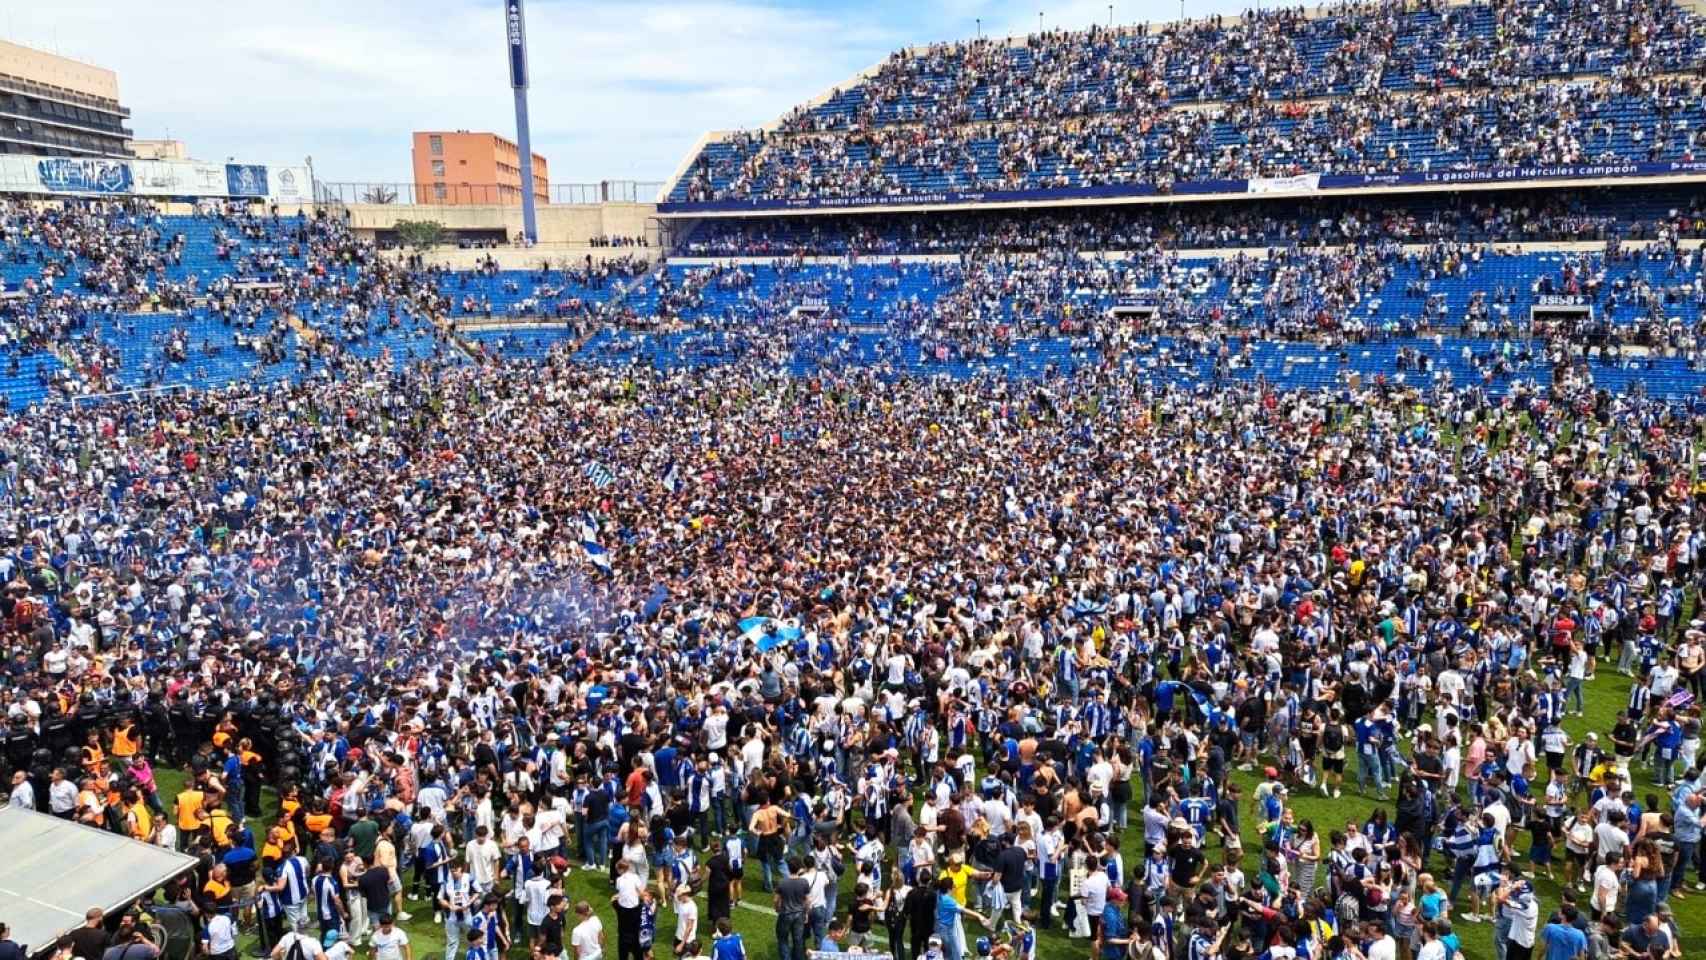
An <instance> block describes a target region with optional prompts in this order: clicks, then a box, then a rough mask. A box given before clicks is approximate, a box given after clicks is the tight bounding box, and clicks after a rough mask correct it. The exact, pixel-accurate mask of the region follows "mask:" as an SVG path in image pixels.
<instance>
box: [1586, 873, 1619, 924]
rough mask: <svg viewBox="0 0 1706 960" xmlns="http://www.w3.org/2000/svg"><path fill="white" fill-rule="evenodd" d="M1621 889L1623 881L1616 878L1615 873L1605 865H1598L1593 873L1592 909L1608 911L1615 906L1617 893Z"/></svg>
mask: <svg viewBox="0 0 1706 960" xmlns="http://www.w3.org/2000/svg"><path fill="white" fill-rule="evenodd" d="M1621 889H1623V881H1622V880H1621V879H1619V878H1618V876H1617V871H1616V870H1613V869H1611V868H1610V867H1608V866H1606V865H1605V864H1603V863H1602V864H1600V865H1599V867H1598V868H1596V869H1595V870H1594V872H1593V899H1592V901H1591V902H1592V903H1593V906H1594V909H1596V910H1600V911H1602V912H1603V911H1610V910H1613V909H1615V908H1616V906H1617V893H1618V891H1619V890H1621Z"/></svg>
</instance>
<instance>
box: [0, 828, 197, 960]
mask: <svg viewBox="0 0 1706 960" xmlns="http://www.w3.org/2000/svg"><path fill="white" fill-rule="evenodd" d="M195 865H196V859H195V858H194V857H190V856H185V855H184V854H181V853H176V852H174V851H171V850H168V849H166V848H165V847H157V846H154V845H153V844H147V843H142V842H140V841H137V840H132V839H131V838H129V837H121V836H119V835H118V834H116V833H109V832H107V831H105V830H97V829H95V828H94V827H86V826H83V825H82V824H78V823H72V822H71V821H69V820H61V819H59V818H57V817H50V816H48V815H46V814H42V813H35V812H33V811H30V810H23V809H20V808H17V807H5V808H0V921H3V922H5V923H6V924H7V925H8V926H10V927H11V928H12V939H13V940H14V941H16V942H17V943H19V944H21V945H22V946H23V947H24V949H25V950H26V951H28V952H30V953H32V954H33V953H36V952H37V951H40V950H43V949H46V948H48V947H51V946H53V944H54V942H55V941H56V940H58V939H59V938H60V936H62V935H64V934H65V933H67V932H69V931H70V930H73V929H75V928H76V927H79V926H82V924H83V915H84V914H86V913H87V912H88V911H89V908H90V907H100V908H101V909H103V910H113V909H116V908H118V907H121V906H124V905H125V904H128V903H130V902H131V901H133V900H135V899H136V898H138V897H140V896H142V895H143V894H145V893H147V892H149V891H150V890H153V889H154V888H155V887H157V886H159V885H160V884H162V883H165V882H166V881H168V880H170V879H172V878H173V877H176V876H178V875H180V874H182V873H185V872H187V871H189V870H191V869H192V868H194V867H195Z"/></svg>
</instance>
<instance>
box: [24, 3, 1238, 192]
mask: <svg viewBox="0 0 1706 960" xmlns="http://www.w3.org/2000/svg"><path fill="white" fill-rule="evenodd" d="M1246 5H1247V4H1245V3H1236V4H1234V3H1226V2H1218V0H1214V2H1209V3H1193V4H1192V5H1191V6H1190V12H1191V14H1192V15H1193V16H1201V15H1205V14H1209V13H1216V12H1218V13H1226V14H1232V13H1236V12H1237V11H1238V10H1241V9H1243V8H1244V7H1245V6H1246ZM1039 10H1041V11H1042V12H1043V15H1044V16H1043V22H1044V24H1045V25H1046V26H1047V27H1048V28H1050V29H1054V28H1059V27H1084V26H1087V25H1089V24H1090V23H1092V22H1103V23H1105V22H1106V21H1107V19H1108V15H1109V5H1108V3H1106V2H1105V0H1104V2H1096V0H1090V2H1066V3H1047V2H1044V3H1037V2H1034V0H1033V2H1028V3H1022V4H1021V3H1014V2H1003V0H924V2H918V0H911V2H902V0H871V2H866V3H857V2H834V3H831V2H807V0H793V2H751V0H670V2H658V3H652V2H629V3H616V2H612V3H588V2H582V0H527V27H528V43H529V49H530V54H531V61H532V72H533V88H532V92H531V99H530V105H531V110H532V117H533V139H534V149H535V151H536V152H539V153H541V154H543V155H544V156H545V157H546V158H547V159H548V160H549V161H550V164H551V175H552V176H551V179H552V181H553V182H556V183H567V182H588V181H595V180H599V179H606V178H608V179H647V180H662V179H665V178H667V177H668V176H669V175H670V174H671V173H672V172H673V171H674V170H675V168H676V166H677V165H678V164H679V163H680V161H681V159H682V158H683V156H684V155H685V154H686V153H687V152H688V151H689V149H690V148H691V147H692V145H693V144H694V143H695V142H696V141H697V139H698V138H699V136H700V135H701V134H703V133H704V132H705V131H707V130H716V129H733V128H738V127H750V126H756V125H758V124H762V123H765V122H768V121H770V120H773V119H775V117H777V116H778V115H780V114H781V113H783V112H784V111H786V110H787V109H788V108H789V107H790V106H793V105H794V104H797V103H800V102H802V101H804V100H806V99H809V98H810V97H812V96H814V95H816V94H818V93H820V92H822V91H824V90H826V89H828V88H829V87H832V86H834V85H835V84H838V83H841V82H842V81H844V80H846V79H848V78H849V77H851V76H852V75H853V74H855V73H857V72H858V71H859V70H862V69H864V68H865V67H867V66H870V65H871V64H873V63H876V62H877V61H879V60H881V59H882V58H883V57H884V56H886V55H887V54H888V53H889V52H890V51H892V50H894V49H896V48H898V47H902V46H908V45H912V44H919V43H928V42H931V41H938V40H950V39H960V38H963V37H968V36H971V35H973V34H974V33H975V32H976V29H977V26H976V22H977V20H978V19H981V20H982V24H983V30H984V32H985V33H986V34H1013V33H1025V32H1030V31H1034V30H1035V29H1036V25H1037V13H1038V11H1039ZM1113 12H1114V17H1115V20H1116V22H1118V23H1134V22H1139V21H1144V20H1150V21H1161V20H1169V19H1176V18H1177V17H1178V14H1179V6H1178V5H1177V3H1172V2H1166V0H1160V2H1155V0H1136V2H1118V3H1115V4H1114V5H1113ZM503 20H504V18H503V4H502V2H501V0H414V2H410V0H298V2H293V3H281V2H278V0H267V2H261V0H220V2H218V3H215V2H212V0H195V2H190V0H153V2H150V3H146V4H137V3H119V2H116V0H55V2H53V3H32V4H17V5H15V6H14V9H12V10H9V11H8V12H7V13H6V14H5V19H4V20H3V21H0V28H3V29H4V30H5V36H6V38H7V39H11V40H14V41H17V42H20V43H26V44H30V45H33V46H38V47H41V48H44V49H50V50H57V52H59V53H62V54H64V55H66V56H74V57H77V58H79V59H83V60H88V61H90V62H93V63H97V64H100V65H102V66H106V67H111V68H112V69H115V70H117V71H118V74H119V89H120V91H121V95H122V97H123V99H124V102H125V103H126V104H127V105H128V106H130V108H131V110H132V127H133V129H134V130H135V133H136V135H137V136H138V137H164V136H172V137H176V138H179V139H182V140H185V141H187V142H188V143H189V147H190V150H191V152H192V154H193V155H194V156H196V157H198V158H202V159H210V160H223V159H225V158H226V157H228V156H235V157H237V158H239V159H242V160H249V161H253V162H271V163H297V162H300V161H301V158H303V157H304V156H312V157H313V158H314V167H315V173H316V175H317V176H318V177H319V178H320V179H321V180H326V181H402V180H406V179H408V177H409V132H410V131H411V130H415V129H470V130H494V131H497V132H499V133H503V134H505V135H507V136H513V135H514V122H515V121H514V112H513V102H512V98H511V95H510V92H509V87H508V76H507V69H508V68H507V65H506V60H505V50H504V26H503Z"/></svg>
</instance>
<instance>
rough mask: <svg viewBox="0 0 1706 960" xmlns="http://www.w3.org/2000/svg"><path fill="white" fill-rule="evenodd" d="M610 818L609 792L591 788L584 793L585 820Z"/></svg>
mask: <svg viewBox="0 0 1706 960" xmlns="http://www.w3.org/2000/svg"><path fill="white" fill-rule="evenodd" d="M608 819H610V794H608V793H605V792H604V791H603V790H593V791H590V792H589V793H587V795H586V822H587V823H597V822H599V821H600V820H608Z"/></svg>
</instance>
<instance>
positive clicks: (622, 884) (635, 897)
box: [616, 870, 646, 910]
mask: <svg viewBox="0 0 1706 960" xmlns="http://www.w3.org/2000/svg"><path fill="white" fill-rule="evenodd" d="M644 889H646V883H645V881H644V880H641V879H640V878H639V877H637V876H635V875H634V872H633V871H632V870H630V871H629V872H627V873H620V874H617V875H616V905H617V906H618V907H621V908H622V909H624V910H631V909H633V908H634V907H637V906H639V905H640V891H642V890H644Z"/></svg>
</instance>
